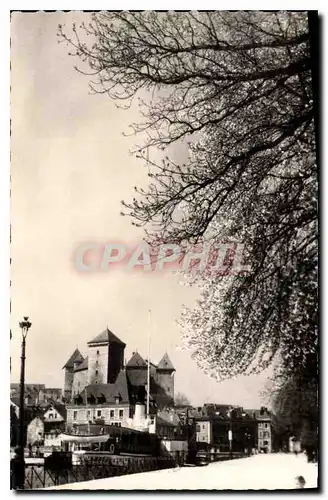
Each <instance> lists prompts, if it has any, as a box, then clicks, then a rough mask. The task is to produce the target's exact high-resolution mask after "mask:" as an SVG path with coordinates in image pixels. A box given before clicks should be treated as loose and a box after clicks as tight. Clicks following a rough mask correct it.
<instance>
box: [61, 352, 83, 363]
mask: <svg viewBox="0 0 328 500" xmlns="http://www.w3.org/2000/svg"><path fill="white" fill-rule="evenodd" d="M83 359H84V358H83V356H82V354H81V353H80V351H79V350H78V349H75V351H74V352H73V354H72V355H71V357H70V358H69V360H68V361H66V363H65V364H64V366H63V368H73V367H74V363H81V362H82V361H83Z"/></svg>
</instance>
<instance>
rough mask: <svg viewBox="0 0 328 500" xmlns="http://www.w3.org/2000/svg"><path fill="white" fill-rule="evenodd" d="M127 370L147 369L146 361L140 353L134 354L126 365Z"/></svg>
mask: <svg viewBox="0 0 328 500" xmlns="http://www.w3.org/2000/svg"><path fill="white" fill-rule="evenodd" d="M126 367H127V368H147V363H146V361H145V360H144V359H143V358H142V357H141V356H140V354H139V353H138V352H134V353H133V355H132V358H131V359H130V361H129V362H128V363H127V365H126Z"/></svg>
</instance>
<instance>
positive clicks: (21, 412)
mask: <svg viewBox="0 0 328 500" xmlns="http://www.w3.org/2000/svg"><path fill="white" fill-rule="evenodd" d="M31 326H32V323H30V322H29V320H28V317H27V316H24V320H23V321H21V322H20V323H19V327H20V328H21V330H22V354H21V373H20V395H19V442H18V445H19V462H20V467H19V474H18V476H19V477H17V480H18V481H17V485H18V486H19V488H24V480H25V462H24V444H25V443H24V388H25V346H26V336H27V332H28V331H29V329H30V328H31Z"/></svg>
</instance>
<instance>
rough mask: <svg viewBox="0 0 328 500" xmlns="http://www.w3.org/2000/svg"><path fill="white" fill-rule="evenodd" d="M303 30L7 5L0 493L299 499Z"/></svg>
mask: <svg viewBox="0 0 328 500" xmlns="http://www.w3.org/2000/svg"><path fill="white" fill-rule="evenodd" d="M319 26H320V25H319V18H318V14H317V12H316V11H259V10H257V11H256V10H253V11H247V10H245V11H243V10H239V11H226V10H212V11H193V10H191V11H154V10H153V11H142V10H141V11H131V12H129V11H94V12H91V11H85V12H83V11H65V12H64V11H49V12H47V11H13V12H12V13H11V55H10V58H11V61H10V63H11V180H10V182H11V221H10V228H11V249H10V254H11V255H10V257H11V332H10V337H11V368H10V369H11V372H10V378H11V383H10V464H11V467H10V474H11V475H10V478H11V488H12V489H14V490H38V491H39V490H46V489H47V490H68V491H70V490H130V491H131V490H134V491H136V490H154V491H155V490H157V491H159V490H218V491H222V490H229V491H231V490H239V491H248V490H264V491H265V490H294V489H303V488H304V489H318V487H319V484H318V461H319V457H318V446H319V445H318V442H319V409H318V408H319V403H318V372H319V366H318V354H319V339H318V321H319V320H318V156H317V151H318V126H319V125H318V121H319V120H318V109H319V107H320V105H319V104H318V100H319V91H318V87H319V80H320V71H319V70H320V68H319V56H318V54H319Z"/></svg>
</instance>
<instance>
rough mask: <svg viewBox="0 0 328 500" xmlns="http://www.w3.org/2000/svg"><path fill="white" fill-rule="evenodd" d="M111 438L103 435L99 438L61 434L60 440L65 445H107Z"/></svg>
mask: <svg viewBox="0 0 328 500" xmlns="http://www.w3.org/2000/svg"><path fill="white" fill-rule="evenodd" d="M109 437H110V436H108V434H107V435H106V434H101V435H99V436H78V435H75V436H74V435H72V434H60V436H59V439H60V440H61V441H62V442H63V443H105V442H106V441H108V439H109Z"/></svg>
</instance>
